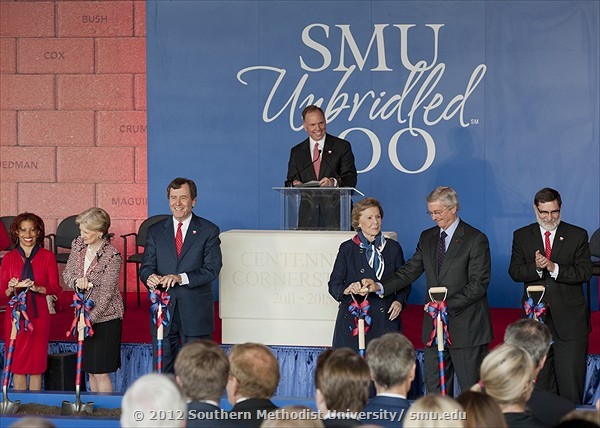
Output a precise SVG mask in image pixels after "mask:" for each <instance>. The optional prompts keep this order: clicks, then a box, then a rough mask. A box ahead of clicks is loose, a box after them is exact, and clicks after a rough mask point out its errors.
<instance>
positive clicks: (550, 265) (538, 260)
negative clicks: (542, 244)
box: [535, 250, 556, 272]
mask: <svg viewBox="0 0 600 428" xmlns="http://www.w3.org/2000/svg"><path fill="white" fill-rule="evenodd" d="M535 267H536V268H537V269H538V270H543V269H548V272H554V269H555V268H556V266H555V264H554V262H552V261H551V260H550V259H548V258H546V256H544V255H543V254H542V253H540V250H537V251H536V252H535Z"/></svg>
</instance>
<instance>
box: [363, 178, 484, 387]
mask: <svg viewBox="0 0 600 428" xmlns="http://www.w3.org/2000/svg"><path fill="white" fill-rule="evenodd" d="M426 201H427V208H428V214H429V215H430V216H431V218H432V219H433V221H434V222H435V223H436V226H435V227H432V228H431V229H427V230H425V231H424V232H422V233H421V236H420V238H419V243H418V244H417V249H416V251H415V254H414V255H413V256H412V258H411V259H410V260H409V261H408V262H406V264H405V265H403V266H402V267H401V268H400V269H399V270H398V271H397V272H394V273H392V274H390V275H388V276H387V277H384V278H383V279H382V280H381V282H380V283H375V282H374V281H373V280H372V279H365V280H363V287H364V288H363V289H362V293H365V292H367V289H368V291H370V292H376V293H379V294H380V295H381V296H387V295H389V294H391V293H394V292H396V291H398V290H401V289H403V288H405V287H408V286H409V285H410V284H412V283H413V282H414V281H416V280H417V278H419V277H420V276H421V274H423V272H425V278H426V281H427V288H428V289H429V288H431V287H446V288H447V289H448V295H447V298H446V304H447V312H448V332H449V336H450V341H451V342H452V344H448V345H447V346H446V351H445V352H444V360H445V366H446V367H445V369H446V370H445V372H446V373H445V379H446V387H447V391H448V395H450V396H452V392H453V387H454V384H453V377H454V373H456V377H457V378H458V383H459V384H460V388H461V390H462V391H466V390H467V389H469V388H470V387H471V386H472V385H473V384H474V383H476V382H477V381H478V379H479V366H480V365H481V361H482V360H483V357H484V356H485V355H486V353H487V350H488V344H489V343H490V342H491V340H492V337H493V333H492V322H491V317H490V309H489V304H488V299H487V288H488V285H489V282H490V274H491V261H490V248H489V243H488V239H487V237H486V236H485V235H484V234H483V233H482V232H480V231H479V230H477V229H475V228H474V227H472V226H470V225H468V224H467V223H465V222H464V221H462V219H460V218H459V217H458V210H459V208H460V205H459V202H458V195H457V194H456V192H455V191H454V189H452V188H450V187H438V188H436V189H435V190H433V191H432V192H431V193H430V194H429V195H428V196H427V198H426ZM357 291H358V290H357ZM427 300H429V298H427ZM428 306H429V302H427V303H426V304H425V315H424V317H423V332H422V339H423V343H424V344H425V345H426V346H425V384H426V387H427V392H428V393H432V392H435V391H437V390H439V385H440V382H439V371H438V354H437V347H436V346H433V344H431V345H429V346H427V344H428V343H431V335H432V328H433V327H432V321H431V317H430V316H429V315H428V312H427V309H428Z"/></svg>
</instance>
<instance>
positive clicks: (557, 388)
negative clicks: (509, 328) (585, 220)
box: [508, 188, 592, 404]
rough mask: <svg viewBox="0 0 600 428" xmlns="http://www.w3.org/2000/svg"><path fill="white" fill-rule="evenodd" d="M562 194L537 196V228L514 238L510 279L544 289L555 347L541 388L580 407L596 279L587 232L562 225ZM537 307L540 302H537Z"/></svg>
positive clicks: (545, 192)
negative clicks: (589, 284) (587, 288)
mask: <svg viewBox="0 0 600 428" xmlns="http://www.w3.org/2000/svg"><path fill="white" fill-rule="evenodd" d="M561 208H562V200H561V197H560V194H559V193H558V192H557V191H556V190H554V189H550V188H544V189H542V190H540V191H539V192H537V193H536V194H535V198H534V201H533V212H534V213H535V216H536V218H537V223H533V224H530V225H529V226H525V227H523V228H521V229H519V230H517V231H515V233H514V235H513V243H512V256H511V260H510V267H509V270H508V272H509V274H510V276H511V278H512V279H513V280H514V281H516V282H523V283H524V284H525V290H524V291H525V292H524V294H523V299H526V298H527V295H526V289H527V287H528V286H529V285H544V286H545V292H544V295H543V301H544V302H545V303H546V304H547V310H546V313H545V315H544V316H543V318H542V319H543V321H544V322H545V323H546V325H547V326H548V327H549V328H550V332H551V333H552V338H553V340H554V343H553V344H552V346H551V347H550V351H549V352H548V357H547V359H546V364H545V365H544V368H543V369H542V371H541V372H540V374H539V376H538V380H537V383H538V385H539V386H540V387H542V388H543V389H546V390H547V391H550V392H554V393H558V395H560V396H561V397H565V398H568V399H569V400H571V401H573V402H574V403H575V404H579V403H581V402H582V399H583V388H584V384H585V368H586V363H585V360H586V354H587V346H588V334H589V332H590V331H591V327H590V319H589V316H588V313H587V310H586V306H585V299H584V297H583V283H584V282H586V281H587V280H589V279H590V277H591V275H592V261H591V255H590V247H589V243H588V234H587V231H586V230H584V229H582V228H580V227H577V226H573V225H571V224H568V223H565V222H563V221H561V218H560V211H561ZM535 303H537V302H535Z"/></svg>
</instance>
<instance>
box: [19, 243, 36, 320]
mask: <svg viewBox="0 0 600 428" xmlns="http://www.w3.org/2000/svg"><path fill="white" fill-rule="evenodd" d="M39 249H40V244H35V245H34V246H33V249H32V250H31V254H29V257H27V256H26V255H25V251H23V248H21V246H20V245H17V251H18V252H19V254H21V257H23V260H24V263H23V269H22V270H21V279H20V281H23V280H24V279H30V280H32V281H34V282H35V279H34V277H33V267H32V266H31V260H32V259H33V258H34V257H35V255H36V254H37V252H38V250H39ZM29 291H30V292H32V293H34V292H33V291H31V289H29ZM27 300H29V303H31V307H32V308H33V316H34V317H35V318H37V316H38V311H37V305H36V298H35V296H34V295H31V297H28V299H27Z"/></svg>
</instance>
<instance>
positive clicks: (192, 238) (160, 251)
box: [140, 214, 222, 336]
mask: <svg viewBox="0 0 600 428" xmlns="http://www.w3.org/2000/svg"><path fill="white" fill-rule="evenodd" d="M220 245H221V241H220V239H219V228H218V227H217V226H216V225H215V224H213V223H211V222H210V221H208V220H206V219H204V218H202V217H198V216H197V215H195V214H192V220H191V222H190V226H189V228H188V231H187V233H186V235H185V239H184V241H183V248H182V249H181V254H180V256H179V258H178V257H177V251H176V249H175V232H174V229H173V218H172V217H169V218H167V219H165V220H162V221H159V222H158V223H156V224H153V225H152V226H151V227H150V228H149V229H148V238H147V242H146V248H145V249H144V258H143V260H142V265H141V267H140V278H141V279H142V281H143V282H144V284H145V283H146V281H147V280H148V277H149V276H150V275H151V274H153V273H155V274H157V275H167V274H179V273H186V274H187V276H188V278H189V281H190V283H189V284H187V285H177V286H175V287H171V288H170V289H169V295H170V296H171V303H170V304H169V312H170V313H171V316H172V315H173V312H174V310H175V307H176V306H177V307H178V308H179V315H180V317H181V320H182V321H183V322H182V329H183V334H184V335H185V336H203V335H207V334H211V333H212V332H213V329H214V325H213V322H214V317H213V292H212V287H211V283H212V281H214V280H215V279H216V278H217V276H218V275H219V271H220V270H221V266H222V261H221V247H220ZM168 329H169V326H167V327H166V328H165V335H167V334H168Z"/></svg>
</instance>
